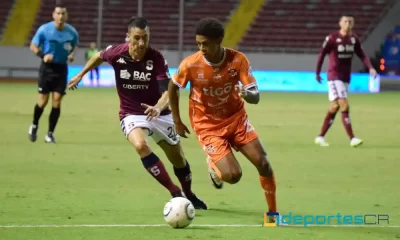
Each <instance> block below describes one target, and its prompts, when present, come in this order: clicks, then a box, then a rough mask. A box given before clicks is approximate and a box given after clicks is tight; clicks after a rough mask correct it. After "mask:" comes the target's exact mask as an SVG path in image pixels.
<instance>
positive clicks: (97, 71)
mask: <svg viewBox="0 0 400 240" xmlns="http://www.w3.org/2000/svg"><path fill="white" fill-rule="evenodd" d="M94 70H95V71H96V80H97V84H99V80H100V72H99V67H96V68H95V69H94Z"/></svg>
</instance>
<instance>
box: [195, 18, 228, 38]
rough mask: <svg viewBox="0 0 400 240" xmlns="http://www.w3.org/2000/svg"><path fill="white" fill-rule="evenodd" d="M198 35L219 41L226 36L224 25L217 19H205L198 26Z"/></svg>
mask: <svg viewBox="0 0 400 240" xmlns="http://www.w3.org/2000/svg"><path fill="white" fill-rule="evenodd" d="M196 35H202V36H205V37H207V38H212V39H218V38H223V37H224V35H225V29H224V25H223V24H222V23H221V22H220V21H219V20H218V19H216V18H204V19H202V20H200V21H199V22H198V23H197V25H196Z"/></svg>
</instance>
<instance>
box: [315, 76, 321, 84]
mask: <svg viewBox="0 0 400 240" xmlns="http://www.w3.org/2000/svg"><path fill="white" fill-rule="evenodd" d="M315 79H316V80H317V82H319V83H321V82H322V80H323V79H322V77H321V76H320V75H316V77H315Z"/></svg>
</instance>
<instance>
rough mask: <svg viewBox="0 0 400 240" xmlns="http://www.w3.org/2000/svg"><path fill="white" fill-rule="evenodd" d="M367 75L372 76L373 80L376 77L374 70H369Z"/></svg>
mask: <svg viewBox="0 0 400 240" xmlns="http://www.w3.org/2000/svg"><path fill="white" fill-rule="evenodd" d="M369 74H370V75H371V76H373V77H374V78H376V75H377V74H378V73H377V72H376V70H375V68H370V69H369Z"/></svg>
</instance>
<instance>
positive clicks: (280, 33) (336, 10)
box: [239, 0, 391, 52]
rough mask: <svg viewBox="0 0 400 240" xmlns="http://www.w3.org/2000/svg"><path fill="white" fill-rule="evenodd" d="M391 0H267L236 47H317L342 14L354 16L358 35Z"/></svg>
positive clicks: (371, 26) (363, 34)
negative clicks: (291, 0)
mask: <svg viewBox="0 0 400 240" xmlns="http://www.w3.org/2000/svg"><path fill="white" fill-rule="evenodd" d="M390 4H391V3H390V1H375V0H346V1H345V3H344V0H337V1H335V2H334V1H331V0H320V1H315V2H314V3H312V2H310V1H306V0H303V1H301V0H300V1H296V2H288V1H284V0H269V1H267V3H266V4H265V5H264V6H263V8H262V10H261V11H260V12H259V14H258V16H257V17H256V19H255V20H254V22H253V24H252V26H251V27H250V29H249V30H248V32H247V34H246V36H245V37H244V38H243V39H242V41H241V43H240V45H239V49H241V50H247V51H273V48H277V49H285V48H288V49H291V51H294V52H296V51H298V52H304V51H318V50H319V48H320V46H321V44H322V42H323V40H324V38H325V36H326V35H327V34H328V33H329V32H331V31H335V30H337V29H338V20H339V17H340V16H341V14H343V13H345V12H346V13H351V14H353V15H354V16H355V29H354V31H355V33H356V34H357V35H359V36H360V38H361V39H363V38H365V36H366V35H367V34H368V33H369V30H370V29H372V28H373V26H374V24H377V22H378V21H379V19H380V17H382V15H383V14H384V13H385V12H386V11H387V10H388V6H390Z"/></svg>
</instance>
